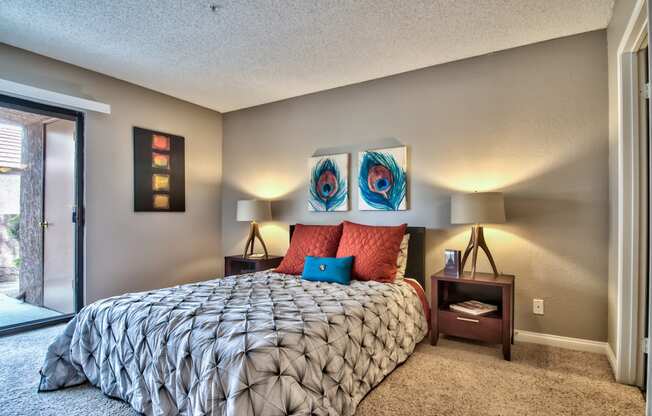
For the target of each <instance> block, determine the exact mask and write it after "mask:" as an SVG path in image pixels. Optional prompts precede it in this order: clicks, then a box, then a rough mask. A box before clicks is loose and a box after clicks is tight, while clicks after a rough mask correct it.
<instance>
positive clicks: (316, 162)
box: [308, 153, 349, 211]
mask: <svg viewBox="0 0 652 416" xmlns="http://www.w3.org/2000/svg"><path fill="white" fill-rule="evenodd" d="M308 169H309V174H310V194H309V195H308V210H310V211H347V210H348V209H349V181H348V176H349V154H348V153H343V154H339V155H329V156H317V157H311V158H310V159H309V160H308Z"/></svg>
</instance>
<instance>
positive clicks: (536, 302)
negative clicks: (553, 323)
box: [532, 299, 543, 315]
mask: <svg viewBox="0 0 652 416" xmlns="http://www.w3.org/2000/svg"><path fill="white" fill-rule="evenodd" d="M532 313H534V314H535V315H543V299H532Z"/></svg>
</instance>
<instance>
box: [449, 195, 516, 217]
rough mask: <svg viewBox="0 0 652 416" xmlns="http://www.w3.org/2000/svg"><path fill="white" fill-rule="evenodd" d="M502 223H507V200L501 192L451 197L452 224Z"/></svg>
mask: <svg viewBox="0 0 652 416" xmlns="http://www.w3.org/2000/svg"><path fill="white" fill-rule="evenodd" d="M501 222H505V199H504V198H503V194H502V193H501V192H474V193H472V194H455V195H453V196H452V197H451V224H497V223H501Z"/></svg>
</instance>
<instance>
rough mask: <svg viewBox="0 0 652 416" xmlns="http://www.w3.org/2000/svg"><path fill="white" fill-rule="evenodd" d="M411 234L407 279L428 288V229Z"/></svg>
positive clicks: (420, 229) (410, 229) (292, 227)
mask: <svg viewBox="0 0 652 416" xmlns="http://www.w3.org/2000/svg"><path fill="white" fill-rule="evenodd" d="M293 233H294V224H292V225H290V240H291V239H292V234H293ZM407 233H408V234H410V242H409V244H408V262H407V267H406V268H405V277H410V278H412V279H414V280H416V281H417V282H419V284H420V285H421V287H423V288H424V290H425V288H426V228H425V227H407Z"/></svg>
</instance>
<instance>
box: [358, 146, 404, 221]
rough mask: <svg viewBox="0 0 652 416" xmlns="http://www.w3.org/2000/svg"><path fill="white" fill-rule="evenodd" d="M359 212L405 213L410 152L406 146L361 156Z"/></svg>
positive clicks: (361, 154) (367, 152)
mask: <svg viewBox="0 0 652 416" xmlns="http://www.w3.org/2000/svg"><path fill="white" fill-rule="evenodd" d="M358 169H359V170H358V189H359V191H360V195H359V198H358V209H359V210H361V211H403V210H406V209H407V172H406V170H407V148H406V147H405V146H400V147H389V148H384V149H375V150H367V151H364V152H360V153H359V164H358Z"/></svg>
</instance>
